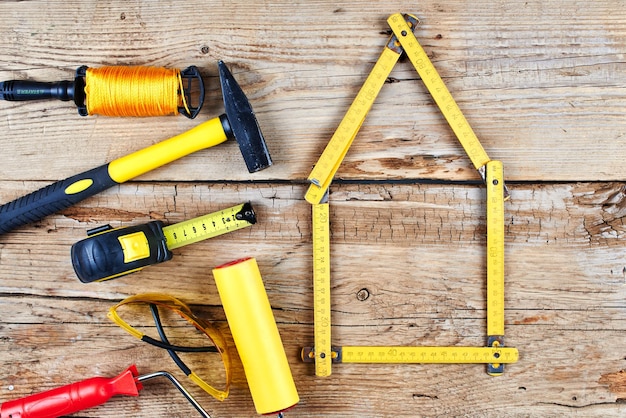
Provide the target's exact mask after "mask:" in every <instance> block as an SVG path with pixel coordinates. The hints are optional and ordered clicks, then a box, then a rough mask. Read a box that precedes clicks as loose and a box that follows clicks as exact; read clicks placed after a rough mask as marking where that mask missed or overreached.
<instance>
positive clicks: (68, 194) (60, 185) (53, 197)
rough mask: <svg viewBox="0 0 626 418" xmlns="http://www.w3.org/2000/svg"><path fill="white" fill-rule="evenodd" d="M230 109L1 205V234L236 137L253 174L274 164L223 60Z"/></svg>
mask: <svg viewBox="0 0 626 418" xmlns="http://www.w3.org/2000/svg"><path fill="white" fill-rule="evenodd" d="M218 68H219V74H220V84H221V87H222V96H223V99H224V108H225V113H224V114H222V115H220V116H219V117H217V118H214V119H211V120H209V121H206V122H204V123H202V124H200V125H198V126H196V127H195V128H192V129H190V130H189V131H187V132H184V133H182V134H180V135H177V136H174V137H172V138H170V139H167V140H165V141H162V142H159V143H157V144H154V145H152V146H149V147H147V148H144V149H142V150H139V151H136V152H134V153H132V154H129V155H126V156H124V157H121V158H118V159H116V160H113V161H111V162H110V163H108V164H105V165H102V166H100V167H97V168H94V169H91V170H88V171H86V172H84V173H81V174H77V175H75V176H72V177H69V178H67V179H65V180H60V181H57V182H56V183H52V184H51V185H49V186H46V187H44V188H42V189H39V190H37V191H34V192H32V193H30V194H28V195H26V196H23V197H20V198H18V199H16V200H14V201H12V202H9V203H6V204H4V205H2V206H0V234H3V233H5V232H9V231H10V230H12V229H14V228H17V227H18V226H21V225H25V224H27V223H30V222H36V221H38V220H41V219H43V218H44V217H46V216H48V215H50V214H52V213H55V212H58V211H60V210H63V209H66V208H68V207H70V206H71V205H73V204H75V203H78V202H80V201H81V200H83V199H86V198H88V197H91V196H93V195H95V194H96V193H99V192H101V191H103V190H106V189H108V188H109V187H112V186H115V185H117V184H120V183H124V182H125V181H128V180H130V179H133V178H135V177H137V176H140V175H142V174H144V173H147V172H148V171H150V170H153V169H155V168H158V167H160V166H162V165H165V164H167V163H170V162H172V161H174V160H177V159H178V158H181V157H184V156H185V155H188V154H191V153H193V152H196V151H199V150H201V149H205V148H210V147H213V146H215V145H218V144H221V143H222V142H224V141H226V140H227V139H228V138H235V139H236V140H237V143H238V144H239V148H240V149H241V153H242V155H243V159H244V161H245V162H246V166H247V167H248V171H249V172H250V173H253V172H256V171H259V170H262V169H264V168H267V167H269V166H270V165H272V160H271V157H270V154H269V151H268V150H267V145H266V144H265V139H264V138H263V134H262V133H261V129H260V128H259V124H258V122H257V120H256V117H255V116H254V112H253V110H252V107H251V106H250V103H249V102H248V99H247V98H246V95H245V94H244V92H243V91H242V90H241V87H240V86H239V84H237V81H236V80H235V78H234V77H233V75H232V74H231V73H230V71H229V70H228V68H227V67H226V64H224V62H223V61H219V62H218Z"/></svg>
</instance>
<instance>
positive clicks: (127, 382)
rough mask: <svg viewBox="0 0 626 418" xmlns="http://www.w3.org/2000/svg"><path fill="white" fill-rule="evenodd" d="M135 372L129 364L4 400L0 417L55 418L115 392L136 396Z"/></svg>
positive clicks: (102, 399)
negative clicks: (112, 373)
mask: <svg viewBox="0 0 626 418" xmlns="http://www.w3.org/2000/svg"><path fill="white" fill-rule="evenodd" d="M136 375H137V369H136V368H135V367H134V366H131V367H130V368H128V369H127V370H126V371H124V372H123V373H122V374H120V375H119V376H116V377H113V378H105V377H92V378H90V379H86V380H83V381H80V382H76V383H72V384H69V385H66V386H63V387H60V388H56V389H51V390H48V391H46V392H41V393H36V394H34V395H30V396H27V397H25V398H21V399H16V400H13V401H8V402H5V403H3V404H2V406H1V407H0V418H55V417H59V416H62V415H68V414H73V413H74V412H78V411H82V410H83V409H88V408H93V407H94V406H98V405H102V404H103V403H105V402H106V401H108V400H109V399H110V398H111V397H113V396H115V395H128V396H137V395H139V390H140V389H141V383H137V382H135V376H136Z"/></svg>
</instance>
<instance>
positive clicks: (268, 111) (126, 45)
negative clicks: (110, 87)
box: [0, 1, 626, 181]
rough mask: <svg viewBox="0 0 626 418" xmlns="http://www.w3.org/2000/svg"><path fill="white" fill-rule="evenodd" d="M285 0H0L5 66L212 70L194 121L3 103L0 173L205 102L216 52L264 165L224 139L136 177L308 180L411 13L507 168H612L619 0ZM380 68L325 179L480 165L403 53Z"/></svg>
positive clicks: (157, 128) (65, 166)
mask: <svg viewBox="0 0 626 418" xmlns="http://www.w3.org/2000/svg"><path fill="white" fill-rule="evenodd" d="M288 5H289V6H287V3H285V4H282V3H280V2H279V3H275V2H267V1H259V2H255V3H250V4H248V5H243V4H233V2H225V3H222V4H215V3H211V4H206V3H205V2H201V1H192V2H187V3H186V4H185V7H180V6H179V5H178V4H175V3H173V2H157V3H154V2H141V3H134V4H128V3H127V2H116V1H110V2H96V1H86V2H84V1H81V2H76V1H71V2H64V3H63V4H62V6H61V3H57V4H56V5H55V4H54V3H53V4H52V5H51V4H49V3H46V7H42V3H40V2H37V1H31V2H20V3H13V2H4V3H2V4H0V13H2V16H3V23H4V24H3V26H2V28H0V79H8V78H35V79H40V80H57V79H67V78H71V76H72V74H73V71H74V69H75V68H76V67H78V66H80V65H83V64H86V65H90V66H101V65H131V64H134V65H139V64H143V65H158V66H170V67H180V68H184V67H186V66H187V65H191V64H195V65H198V66H199V67H201V68H202V71H203V73H204V75H205V76H206V78H207V81H208V84H209V87H208V97H207V105H206V107H205V109H204V110H203V112H202V114H201V116H200V117H199V118H198V119H197V120H195V121H188V120H186V119H185V118H181V117H163V118H150V119H119V118H105V117H89V118H80V117H78V116H77V115H76V112H75V110H74V109H73V108H72V107H73V105H71V104H67V103H66V104H63V103H60V102H58V103H54V102H43V103H18V104H16V103H9V102H0V109H1V110H2V112H3V114H5V117H3V118H0V130H2V132H4V133H5V135H3V136H2V138H0V146H1V147H2V149H3V150H4V151H5V153H6V155H7V156H10V158H6V159H5V161H4V164H3V166H2V167H1V168H0V177H1V178H3V179H11V180H44V179H45V180H56V179H60V178H64V177H68V176H70V175H72V174H75V173H77V172H80V171H83V170H86V169H89V168H92V167H95V166H97V165H100V164H103V163H105V162H107V161H110V160H112V159H114V158H117V157H119V156H122V155H125V154H127V153H130V152H132V151H135V150H137V149H139V148H142V147H144V146H147V145H150V144H152V143H155V142H157V141H160V140H163V139H166V138H168V137H170V136H173V135H176V134H178V133H180V132H183V131H185V130H187V129H189V128H191V127H193V126H195V125H196V124H198V123H200V122H201V121H204V120H206V119H208V118H210V117H215V116H217V115H218V114H219V113H221V112H222V109H221V97H220V93H219V87H218V83H217V79H216V74H217V71H216V61H217V60H218V59H223V60H225V61H226V62H227V63H229V64H230V65H231V66H232V69H233V72H234V73H235V75H236V77H238V79H239V81H240V83H241V84H242V86H243V87H244V90H245V91H246V92H247V93H248V95H249V97H250V99H251V100H252V103H253V106H254V108H255V110H256V112H257V116H258V118H259V121H260V124H261V127H262V129H263V131H264V132H265V134H266V136H267V139H268V143H269V148H270V151H271V152H272V153H273V155H274V158H275V162H276V164H275V166H274V167H272V168H270V169H268V170H266V171H264V172H262V173H257V174H255V175H252V176H251V175H249V174H248V173H247V172H246V170H245V168H244V166H243V164H242V163H241V160H240V158H241V157H240V156H239V155H238V153H239V151H238V150H237V147H236V145H235V144H234V143H233V144H225V145H223V146H220V147H216V148H215V149H213V150H207V151H201V152H199V153H197V154H196V155H193V156H189V157H186V158H185V160H184V162H182V161H181V162H177V163H174V164H171V165H170V166H168V167H165V168H162V169H159V170H157V171H155V172H153V173H150V174H148V175H146V176H145V177H144V178H145V179H154V180H221V179H228V180H248V179H299V180H301V179H304V178H306V176H307V175H308V173H309V171H310V169H311V167H312V166H313V164H314V163H315V162H316V161H317V158H318V156H319V155H320V153H321V151H322V149H323V148H324V146H325V144H326V143H327V141H328V139H329V138H330V136H331V135H332V132H333V131H334V130H335V128H336V127H337V125H338V123H339V121H340V119H341V117H342V116H343V114H344V113H345V112H346V110H347V107H348V105H349V103H350V102H351V100H352V99H353V98H354V96H355V95H356V91H357V90H358V88H359V86H360V85H361V84H362V83H363V80H364V79H365V76H366V74H367V73H368V72H369V71H370V69H371V67H372V65H373V62H374V61H375V60H376V58H377V57H378V55H379V53H380V51H381V48H382V46H383V45H384V44H385V41H386V38H387V25H386V23H385V19H386V17H387V16H388V15H390V14H391V13H394V12H397V11H408V12H413V13H416V14H417V15H418V16H419V17H420V18H422V20H423V24H422V25H421V26H420V27H419V29H418V30H417V35H418V38H419V39H420V40H421V41H422V42H423V44H424V47H425V48H426V50H427V52H428V53H429V54H430V55H431V56H432V59H433V61H434V63H435V65H436V67H437V68H438V69H439V71H440V73H441V75H442V77H443V78H444V80H445V81H446V83H448V87H449V88H450V90H451V92H452V94H453V96H454V97H455V98H456V99H457V101H458V102H459V104H460V106H461V108H462V109H463V110H464V112H465V113H466V116H467V118H468V120H469V121H470V123H471V124H472V125H473V127H474V129H475V130H476V132H477V134H478V136H479V137H480V138H481V140H482V141H483V143H484V146H485V148H486V149H487V151H488V153H489V154H490V155H491V156H492V157H493V158H497V159H502V160H503V161H504V162H505V167H506V170H507V171H506V174H507V178H510V179H512V180H569V181H577V180H621V179H623V178H625V171H624V170H625V169H624V165H623V164H622V161H621V158H620V150H621V145H622V142H623V141H622V139H623V137H624V134H625V132H626V122H624V118H623V117H622V113H623V112H622V109H623V108H624V107H625V106H626V103H625V102H624V97H626V94H625V89H626V78H625V77H626V76H625V74H626V72H625V71H623V69H624V55H623V51H624V39H626V24H625V23H624V22H626V19H624V17H625V16H624V13H626V12H625V11H624V7H620V5H623V4H622V3H621V2H613V1H604V2H602V1H600V2H594V3H593V4H591V5H585V6H584V8H583V9H581V6H580V4H579V3H577V2H561V1H551V2H539V1H533V2H526V3H524V5H522V6H520V7H518V6H517V5H513V4H512V3H507V2H501V3H499V4H498V5H497V6H493V5H491V4H490V5H489V7H485V5H484V4H482V3H481V2H474V3H472V4H467V2H464V1H451V2H446V4H445V5H442V4H441V2H436V1H426V2H422V3H420V5H419V8H418V9H415V7H416V6H415V4H414V3H413V2H400V3H398V4H393V5H387V4H383V3H381V2H351V3H350V4H341V5H335V4H332V5H331V4H330V3H327V2H313V3H311V2H298V3H296V4H293V3H292V2H289V3H288ZM189 10H194V13H193V16H191V15H190V14H189V12H188V11H189ZM183 22H184V23H183ZM68 45H72V47H71V48H69V47H68ZM392 77H393V81H395V82H394V83H391V84H388V85H386V86H385V87H384V89H383V92H382V93H381V95H380V97H379V98H378V99H377V101H376V103H375V106H374V109H373V110H372V112H371V113H370V115H369V116H368V119H367V120H366V123H365V125H364V126H363V130H362V132H361V134H360V135H359V136H358V139H357V140H356V141H355V144H354V146H353V148H352V149H351V151H350V153H349V154H348V156H347V160H346V163H345V164H344V165H342V166H341V168H340V170H339V173H338V177H341V178H350V179H363V178H369V179H372V178H429V179H433V178H436V179H452V180H468V179H471V180H475V179H477V175H476V173H475V172H474V170H473V169H471V168H468V167H469V166H470V165H469V164H468V161H467V158H466V157H465V155H464V153H463V150H462V149H461V147H460V146H459V145H458V144H457V142H456V139H455V138H453V136H452V135H451V132H450V129H449V128H448V127H447V126H446V125H445V123H444V121H443V119H442V117H441V115H440V113H439V111H438V110H437V109H436V108H435V106H434V105H433V103H432V101H431V99H430V98H429V97H428V95H427V94H426V92H425V91H424V88H423V86H422V84H421V82H420V81H419V80H418V79H417V75H416V73H415V71H414V70H413V69H412V68H411V66H410V65H409V64H408V63H406V62H405V63H400V64H399V65H398V68H397V69H396V70H395V71H394V73H393V74H392ZM68 150H69V152H68ZM84 150H89V152H84ZM590 155H593V158H592V159H591V158H589V156H590ZM582 167H584V169H581V168H582Z"/></svg>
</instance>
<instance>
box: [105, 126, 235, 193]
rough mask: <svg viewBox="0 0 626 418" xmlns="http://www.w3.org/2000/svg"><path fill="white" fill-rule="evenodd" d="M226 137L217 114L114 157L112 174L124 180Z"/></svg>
mask: <svg viewBox="0 0 626 418" xmlns="http://www.w3.org/2000/svg"><path fill="white" fill-rule="evenodd" d="M227 138H228V137H227V135H226V133H225V132H224V128H223V127H222V122H221V120H220V118H214V119H211V120H209V121H207V122H204V123H201V124H200V125H198V126H196V127H195V128H192V129H190V130H188V131H187V132H183V133H182V134H180V135H176V136H174V137H172V138H170V139H166V140H165V141H161V142H159V143H157V144H154V145H152V146H149V147H147V148H144V149H142V150H139V151H137V152H134V153H132V154H129V155H126V156H124V157H121V158H118V159H117V160H113V161H111V162H110V163H109V175H110V176H111V178H112V179H113V180H115V181H116V182H117V183H123V182H125V181H128V180H130V179H133V178H135V177H137V176H140V175H142V174H144V173H147V172H148V171H151V170H154V169H155V168H158V167H161V166H163V165H165V164H168V163H171V162H172V161H175V160H177V159H179V158H181V157H184V156H185V155H189V154H191V153H193V152H196V151H199V150H201V149H204V148H210V147H213V146H215V145H218V144H221V143H222V142H224V141H226V139H227Z"/></svg>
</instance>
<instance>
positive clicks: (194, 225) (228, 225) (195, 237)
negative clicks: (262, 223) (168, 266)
mask: <svg viewBox="0 0 626 418" xmlns="http://www.w3.org/2000/svg"><path fill="white" fill-rule="evenodd" d="M254 222H255V218H254V211H253V210H252V205H250V203H243V204H240V205H237V206H233V207H230V208H227V209H223V210H220V211H217V212H213V213H209V214H208V215H203V216H199V217H197V218H193V219H189V220H187V221H183V222H179V223H177V224H173V225H169V226H166V227H164V228H163V233H164V235H165V239H166V242H167V247H168V248H169V249H170V250H173V249H175V248H179V247H182V246H184V245H188V244H193V243H195V242H199V241H202V240H205V239H208V238H213V237H216V236H218V235H222V234H225V233H227V232H230V231H236V230H238V229H242V228H245V227H247V226H250V224H252V223H254Z"/></svg>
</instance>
